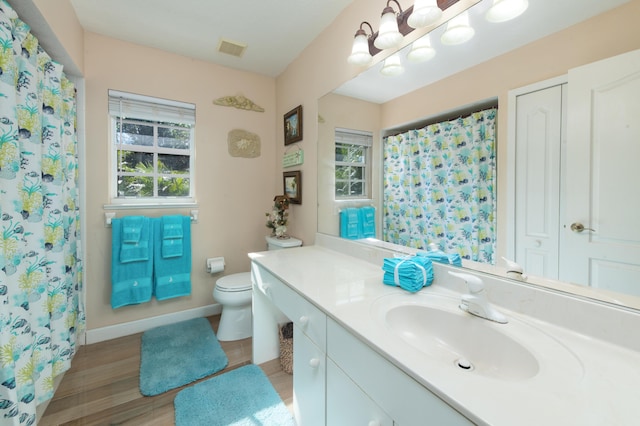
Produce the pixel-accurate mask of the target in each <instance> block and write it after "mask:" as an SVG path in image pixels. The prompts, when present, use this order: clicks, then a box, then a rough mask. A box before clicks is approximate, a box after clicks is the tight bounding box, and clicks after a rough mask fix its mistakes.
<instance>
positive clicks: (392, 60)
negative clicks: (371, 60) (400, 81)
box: [380, 53, 404, 77]
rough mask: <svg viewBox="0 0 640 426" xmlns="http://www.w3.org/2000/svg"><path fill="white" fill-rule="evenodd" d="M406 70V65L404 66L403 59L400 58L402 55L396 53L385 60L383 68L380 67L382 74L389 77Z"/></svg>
mask: <svg viewBox="0 0 640 426" xmlns="http://www.w3.org/2000/svg"><path fill="white" fill-rule="evenodd" d="M403 72H404V67H403V66H402V61H401V60H400V55H398V54H397V53H394V54H393V55H391V56H389V57H388V58H387V59H385V60H384V64H383V66H382V69H380V74H382V75H386V76H388V77H394V76H396V75H400V74H402V73H403Z"/></svg>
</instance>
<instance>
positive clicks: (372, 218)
mask: <svg viewBox="0 0 640 426" xmlns="http://www.w3.org/2000/svg"><path fill="white" fill-rule="evenodd" d="M358 213H359V215H360V228H361V229H360V232H361V234H360V238H375V237H376V209H375V208H374V207H371V206H365V207H360V209H358Z"/></svg>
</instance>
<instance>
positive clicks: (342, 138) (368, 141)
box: [335, 128, 373, 147]
mask: <svg viewBox="0 0 640 426" xmlns="http://www.w3.org/2000/svg"><path fill="white" fill-rule="evenodd" d="M335 138H336V144H348V145H361V146H368V147H370V146H372V145H373V135H372V133H371V132H362V131H359V130H351V129H340V128H336V132H335Z"/></svg>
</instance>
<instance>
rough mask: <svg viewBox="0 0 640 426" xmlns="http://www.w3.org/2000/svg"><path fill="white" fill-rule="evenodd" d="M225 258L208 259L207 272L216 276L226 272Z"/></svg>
mask: <svg viewBox="0 0 640 426" xmlns="http://www.w3.org/2000/svg"><path fill="white" fill-rule="evenodd" d="M224 265H225V263H224V257H210V258H208V259H207V272H208V273H210V274H215V273H218V272H222V271H224Z"/></svg>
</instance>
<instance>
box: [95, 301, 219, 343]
mask: <svg viewBox="0 0 640 426" xmlns="http://www.w3.org/2000/svg"><path fill="white" fill-rule="evenodd" d="M221 312H222V305H220V304H219V303H214V304H213V305H208V306H202V307H199V308H193V309H188V310H186V311H180V312H173V313H170V314H166V315H158V316H156V317H151V318H145V319H141V320H137V321H131V322H126V323H123V324H116V325H110V326H107V327H101V328H96V329H94V330H87V332H86V344H87V345H90V344H92V343H98V342H104V341H106V340H111V339H116V338H118V337H124V336H129V335H131V334H136V333H142V332H143V331H147V330H149V329H151V328H154V327H159V326H161V325H167V324H173V323H176V322H180V321H186V320H190V319H193V318H200V317H208V316H211V315H218V314H219V313H221Z"/></svg>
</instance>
